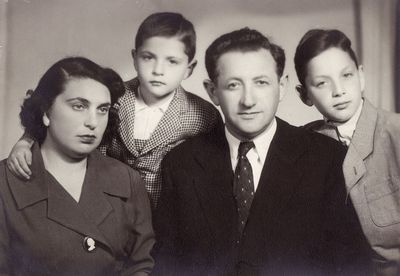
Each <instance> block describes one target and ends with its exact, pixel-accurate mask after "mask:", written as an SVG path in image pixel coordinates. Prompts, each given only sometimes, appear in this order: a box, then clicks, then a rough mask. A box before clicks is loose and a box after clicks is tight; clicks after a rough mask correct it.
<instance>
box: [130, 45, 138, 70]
mask: <svg viewBox="0 0 400 276" xmlns="http://www.w3.org/2000/svg"><path fill="white" fill-rule="evenodd" d="M131 55H132V59H133V66H134V67H135V70H136V71H137V64H136V58H137V52H136V49H132V50H131Z"/></svg>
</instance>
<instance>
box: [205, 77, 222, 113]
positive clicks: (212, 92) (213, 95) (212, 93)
mask: <svg viewBox="0 0 400 276" xmlns="http://www.w3.org/2000/svg"><path fill="white" fill-rule="evenodd" d="M203 86H204V88H205V89H206V91H207V94H208V96H209V97H210V99H211V101H212V102H213V103H214V104H215V105H217V106H218V105H219V99H218V95H217V88H216V86H215V84H214V82H212V81H211V80H209V79H206V80H204V81H203Z"/></svg>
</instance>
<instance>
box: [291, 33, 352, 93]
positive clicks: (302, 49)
mask: <svg viewBox="0 0 400 276" xmlns="http://www.w3.org/2000/svg"><path fill="white" fill-rule="evenodd" d="M332 47H336V48H339V49H342V50H343V51H345V52H346V53H348V54H349V56H350V58H351V59H352V60H353V61H354V63H355V64H356V66H357V67H358V62H357V57H356V54H355V53H354V51H353V49H352V48H351V41H350V39H349V38H348V37H347V36H346V35H345V34H344V33H342V32H341V31H339V30H322V29H312V30H309V31H308V32H307V33H305V35H304V36H303V37H302V38H301V40H300V42H299V45H297V48H296V53H295V56H294V65H295V68H296V73H297V78H298V79H299V81H300V83H301V84H302V85H303V86H305V79H306V76H307V64H308V62H309V61H310V60H311V59H312V58H314V57H316V56H318V55H319V54H321V53H322V52H324V51H325V50H328V49H329V48H332Z"/></svg>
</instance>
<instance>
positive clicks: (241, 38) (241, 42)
mask: <svg viewBox="0 0 400 276" xmlns="http://www.w3.org/2000/svg"><path fill="white" fill-rule="evenodd" d="M259 49H266V50H268V51H269V52H270V53H271V55H272V57H273V59H274V60H275V63H276V73H277V75H278V79H280V78H281V77H282V75H283V70H284V69H285V52H284V50H283V49H282V48H281V47H280V46H278V45H276V44H273V43H271V42H270V41H269V40H268V38H267V37H265V36H264V35H262V34H261V33H260V32H258V31H256V30H252V29H249V28H247V27H246V28H243V29H240V30H236V31H233V32H230V33H227V34H224V35H222V36H220V37H218V38H217V39H216V40H214V42H213V43H211V45H210V46H209V47H208V48H207V51H206V61H205V62H206V69H207V72H208V76H209V78H210V79H211V80H212V81H216V79H217V77H218V72H217V62H218V59H219V58H220V57H221V56H222V55H223V54H225V53H227V52H232V51H239V52H250V51H257V50H259Z"/></svg>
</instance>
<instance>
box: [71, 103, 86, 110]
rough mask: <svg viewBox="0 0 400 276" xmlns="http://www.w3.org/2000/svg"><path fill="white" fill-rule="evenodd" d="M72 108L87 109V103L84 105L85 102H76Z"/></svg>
mask: <svg viewBox="0 0 400 276" xmlns="http://www.w3.org/2000/svg"><path fill="white" fill-rule="evenodd" d="M72 108H73V109H74V110H83V109H85V105H83V104H74V105H72Z"/></svg>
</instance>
